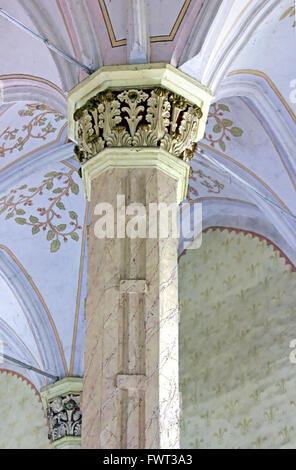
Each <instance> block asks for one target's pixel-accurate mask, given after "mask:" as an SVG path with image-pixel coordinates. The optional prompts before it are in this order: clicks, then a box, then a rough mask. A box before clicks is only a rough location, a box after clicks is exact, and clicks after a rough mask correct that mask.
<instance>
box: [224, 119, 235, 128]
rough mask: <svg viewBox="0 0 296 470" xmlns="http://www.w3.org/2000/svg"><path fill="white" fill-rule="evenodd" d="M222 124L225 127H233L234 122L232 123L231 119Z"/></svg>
mask: <svg viewBox="0 0 296 470" xmlns="http://www.w3.org/2000/svg"><path fill="white" fill-rule="evenodd" d="M222 122H223V125H224V126H225V127H230V126H232V125H233V121H230V119H223V121H222Z"/></svg>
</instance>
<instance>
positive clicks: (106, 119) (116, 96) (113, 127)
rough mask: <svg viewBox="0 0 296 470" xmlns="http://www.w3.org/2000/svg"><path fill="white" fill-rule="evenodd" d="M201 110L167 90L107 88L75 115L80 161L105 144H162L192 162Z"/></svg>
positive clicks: (115, 145)
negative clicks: (111, 89)
mask: <svg viewBox="0 0 296 470" xmlns="http://www.w3.org/2000/svg"><path fill="white" fill-rule="evenodd" d="M201 117H202V111H201V109H200V108H199V107H197V106H195V105H192V104H191V103H189V102H188V101H186V100H185V99H184V98H183V97H181V96H179V95H176V94H174V93H172V92H170V91H169V90H165V89H163V88H154V89H145V90H141V89H128V90H124V91H121V92H119V91H110V90H108V91H106V92H104V93H99V94H98V95H96V96H95V97H94V98H92V99H90V100H89V101H88V102H87V103H86V105H85V106H83V107H82V108H80V109H78V110H77V111H76V113H75V115H74V119H75V121H77V136H78V145H77V146H76V148H75V153H76V156H77V158H78V159H79V161H80V162H81V163H84V162H86V161H87V160H89V159H90V158H92V157H94V156H96V155H97V154H98V153H99V152H100V151H102V150H103V149H104V148H106V147H161V148H163V149H165V150H167V151H168V152H170V153H171V154H172V155H174V156H176V157H178V158H182V159H183V160H185V161H187V160H189V159H191V158H192V156H193V153H194V152H195V150H196V141H197V130H198V124H199V120H200V119H201Z"/></svg>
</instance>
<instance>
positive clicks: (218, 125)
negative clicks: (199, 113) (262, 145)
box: [205, 103, 243, 152]
mask: <svg viewBox="0 0 296 470" xmlns="http://www.w3.org/2000/svg"><path fill="white" fill-rule="evenodd" d="M226 113H230V109H229V107H228V106H227V105H225V104H217V103H215V104H213V105H212V106H211V108H210V112H209V118H208V126H210V127H211V126H212V125H213V127H212V132H210V133H206V134H205V140H207V141H208V142H210V144H211V147H213V148H215V147H216V145H218V146H219V147H220V149H221V150H222V152H225V151H226V142H229V141H231V140H232V137H241V136H242V135H243V130H242V129H240V128H239V127H236V126H234V125H233V121H232V120H231V119H229V118H228V116H227V114H226Z"/></svg>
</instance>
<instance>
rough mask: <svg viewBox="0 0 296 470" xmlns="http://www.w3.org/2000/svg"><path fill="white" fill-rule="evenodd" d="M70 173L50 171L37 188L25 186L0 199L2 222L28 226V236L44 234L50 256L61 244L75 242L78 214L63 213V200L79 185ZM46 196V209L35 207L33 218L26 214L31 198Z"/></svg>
mask: <svg viewBox="0 0 296 470" xmlns="http://www.w3.org/2000/svg"><path fill="white" fill-rule="evenodd" d="M74 171H75V170H70V171H69V172H68V173H66V172H57V171H52V172H50V173H47V174H46V175H45V176H44V180H43V181H42V183H41V184H40V186H38V187H29V186H28V185H26V184H25V185H23V186H20V187H18V188H16V189H12V190H11V191H10V193H9V194H8V195H6V196H3V197H1V198H0V215H1V214H4V213H6V217H5V219H6V220H9V219H12V218H14V221H15V222H16V223H17V224H19V225H26V226H29V227H31V230H32V235H37V234H38V233H40V232H41V231H43V232H46V239H47V240H48V242H50V251H51V253H56V252H57V251H59V249H60V247H61V245H62V241H63V242H64V243H67V242H68V241H69V240H74V241H76V242H78V241H79V238H80V237H79V234H78V232H79V231H80V230H81V229H82V227H81V225H80V224H79V217H78V214H77V213H76V212H74V211H72V210H71V211H66V207H65V199H66V198H68V197H69V196H70V194H72V195H78V194H79V186H78V184H77V183H75V181H74V179H73V173H74ZM46 193H48V194H49V195H50V196H51V197H49V198H48V205H47V207H38V208H37V211H35V213H34V215H30V214H28V215H27V210H28V208H29V207H34V202H35V198H36V197H37V196H43V195H44V194H46ZM66 215H67V220H66V221H65V220H64V219H65V216H66Z"/></svg>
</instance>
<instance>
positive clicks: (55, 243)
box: [50, 240, 61, 253]
mask: <svg viewBox="0 0 296 470" xmlns="http://www.w3.org/2000/svg"><path fill="white" fill-rule="evenodd" d="M60 246H61V242H60V241H59V240H54V241H53V242H52V243H51V245H50V251H51V253H56V252H57V251H59V249H60Z"/></svg>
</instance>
